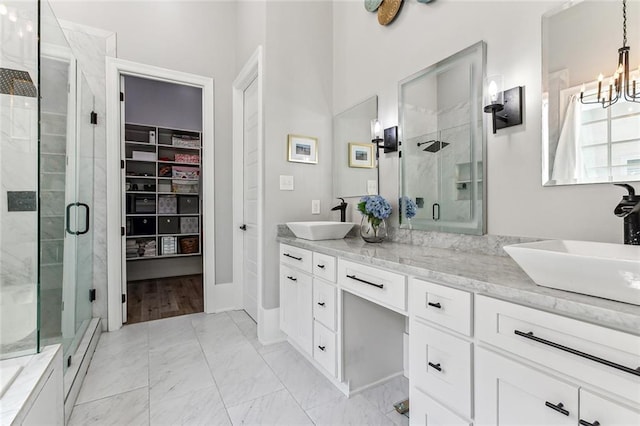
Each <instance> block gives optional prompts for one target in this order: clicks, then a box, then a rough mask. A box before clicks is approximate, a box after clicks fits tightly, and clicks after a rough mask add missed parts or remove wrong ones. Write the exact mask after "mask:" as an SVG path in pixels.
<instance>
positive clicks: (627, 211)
mask: <svg viewBox="0 0 640 426" xmlns="http://www.w3.org/2000/svg"><path fill="white" fill-rule="evenodd" d="M614 185H617V186H622V187H624V188H627V191H629V194H628V195H624V196H623V197H622V201H620V204H618V205H617V206H616V208H615V210H613V213H614V214H615V215H616V216H618V217H622V218H624V243H625V244H632V245H640V195H636V191H635V190H634V189H633V186H631V185H628V184H626V183H614Z"/></svg>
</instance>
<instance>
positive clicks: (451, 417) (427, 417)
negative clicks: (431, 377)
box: [409, 387, 471, 426]
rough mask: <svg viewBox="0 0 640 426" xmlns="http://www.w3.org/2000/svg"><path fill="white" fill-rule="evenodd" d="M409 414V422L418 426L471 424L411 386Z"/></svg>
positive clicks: (464, 425) (462, 425)
mask: <svg viewBox="0 0 640 426" xmlns="http://www.w3.org/2000/svg"><path fill="white" fill-rule="evenodd" d="M409 401H411V403H410V407H411V411H410V414H411V416H410V417H409V424H411V425H420V426H442V425H450V426H471V422H469V421H468V420H465V419H463V418H461V417H458V416H457V415H456V414H454V413H452V412H451V411H449V410H448V409H447V408H445V407H443V406H442V405H440V404H439V403H437V402H436V401H434V400H433V399H431V398H429V396H428V395H427V394H425V393H424V392H422V391H421V390H419V389H416V388H414V387H412V388H411V389H410V390H409Z"/></svg>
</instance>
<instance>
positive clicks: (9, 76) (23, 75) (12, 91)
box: [0, 68, 38, 98]
mask: <svg viewBox="0 0 640 426" xmlns="http://www.w3.org/2000/svg"><path fill="white" fill-rule="evenodd" d="M0 93H1V94H4V95H12V96H26V97H28V98H35V97H37V96H38V90H37V89H36V86H35V84H33V80H31V77H30V76H29V73H28V72H27V71H20V70H14V69H11V68H0Z"/></svg>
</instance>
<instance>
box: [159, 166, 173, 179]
mask: <svg viewBox="0 0 640 426" xmlns="http://www.w3.org/2000/svg"><path fill="white" fill-rule="evenodd" d="M172 174H173V171H172V168H171V166H160V167H158V176H159V177H171V175H172Z"/></svg>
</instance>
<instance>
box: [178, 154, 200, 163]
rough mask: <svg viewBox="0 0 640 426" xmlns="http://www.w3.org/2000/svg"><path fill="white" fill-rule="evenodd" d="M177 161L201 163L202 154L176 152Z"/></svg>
mask: <svg viewBox="0 0 640 426" xmlns="http://www.w3.org/2000/svg"><path fill="white" fill-rule="evenodd" d="M175 161H176V163H190V164H200V156H199V155H198V154H176V155H175Z"/></svg>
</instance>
